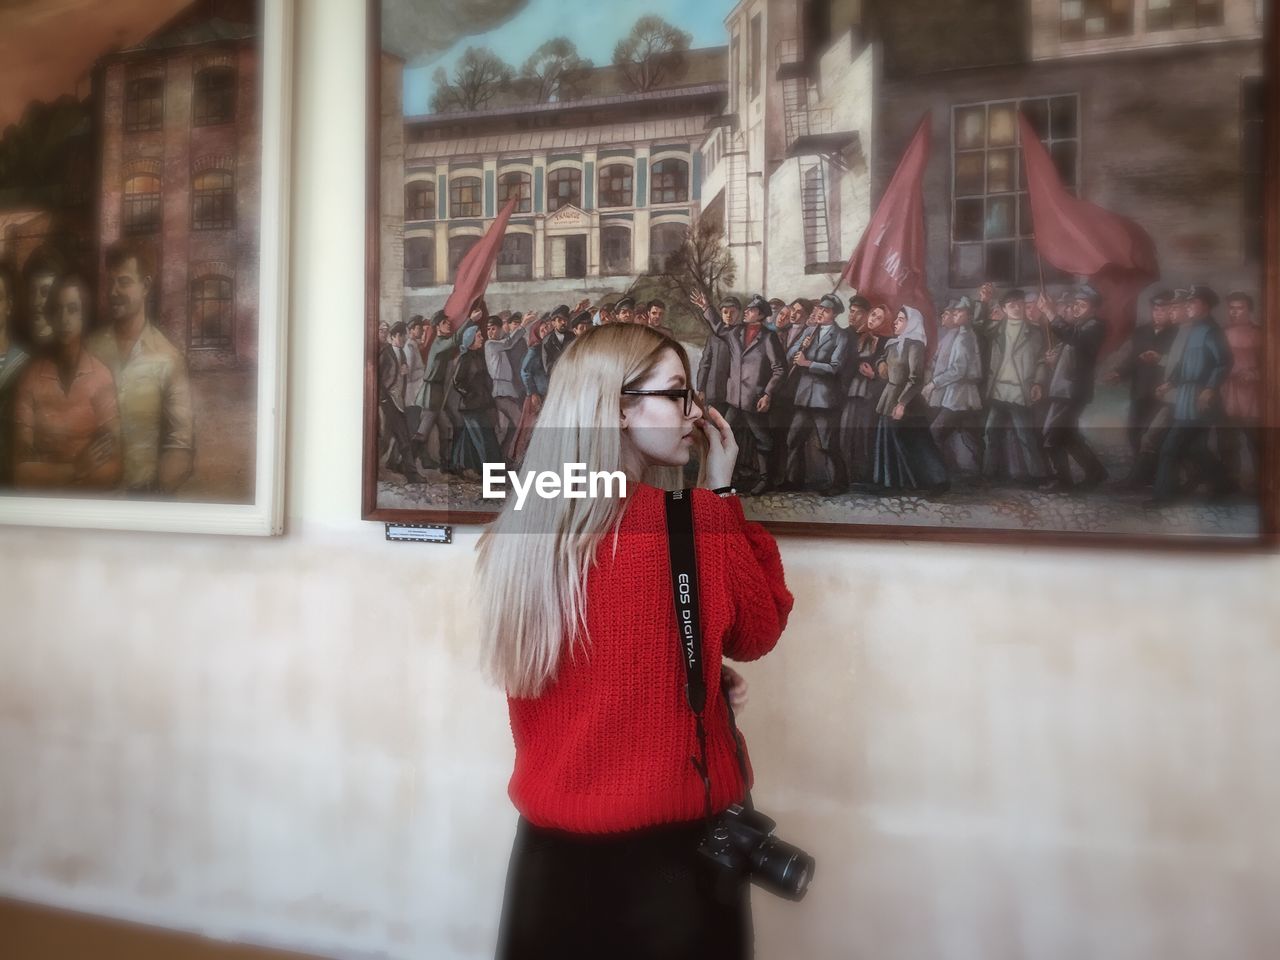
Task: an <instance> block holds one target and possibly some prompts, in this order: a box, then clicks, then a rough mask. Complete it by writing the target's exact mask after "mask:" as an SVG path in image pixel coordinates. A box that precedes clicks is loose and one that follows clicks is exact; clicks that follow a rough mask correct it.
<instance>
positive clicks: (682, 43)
mask: <svg viewBox="0 0 1280 960" xmlns="http://www.w3.org/2000/svg"><path fill="white" fill-rule="evenodd" d="M692 40H693V37H692V35H691V34H689V33H686V32H685V31H684V30H681V29H680V28H679V27H676V26H674V25H673V24H670V23H668V22H667V21H666V20H663V19H662V18H661V17H658V16H653V15H648V16H643V17H641V18H640V19H639V20H637V21H636V23H635V26H634V27H632V28H631V33H630V34H628V35H627V37H625V38H624V39H622V40H619V41H618V45H617V46H616V47H614V48H613V63H614V66H616V67H618V69H620V70H621V71H622V74H623V76H624V77H625V78H626V80H627V83H628V84H629V85H630V87H631V89H633V90H635V91H637V92H639V93H644V92H645V91H648V90H652V89H654V88H655V87H659V86H662V85H663V84H664V83H670V82H671V81H672V80H675V79H678V78H680V77H681V76H683V75H684V73H685V71H686V70H688V68H689V62H688V58H687V57H686V56H685V52H686V51H687V50H688V49H689V43H690V42H691V41H692Z"/></svg>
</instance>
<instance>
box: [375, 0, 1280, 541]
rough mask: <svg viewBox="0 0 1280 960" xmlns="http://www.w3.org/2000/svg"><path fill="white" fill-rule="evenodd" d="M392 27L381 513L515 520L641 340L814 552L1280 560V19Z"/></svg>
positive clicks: (397, 2)
mask: <svg viewBox="0 0 1280 960" xmlns="http://www.w3.org/2000/svg"><path fill="white" fill-rule="evenodd" d="M446 6H448V7H449V8H450V10H451V11H452V15H450V16H448V17H444V16H442V15H441V13H442V10H443V8H444V7H446ZM944 7H945V9H944ZM663 9H664V10H667V8H665V7H664V8H663ZM369 13H370V51H369V70H370V88H371V110H370V129H369V178H370V180H369V192H368V196H369V211H368V243H369V257H368V271H369V272H368V285H369V286H368V290H369V295H368V309H367V314H366V316H365V324H366V344H367V351H366V357H365V363H366V393H365V449H364V471H365V484H364V505H363V506H364V510H363V512H364V516H365V517H366V518H367V519H380V520H388V521H390V520H400V521H411V520H417V521H431V522H445V523H467V522H483V521H484V520H485V519H487V518H488V517H491V516H493V514H494V513H495V505H494V504H495V501H493V500H491V499H485V498H484V497H483V496H482V484H481V475H480V474H481V471H482V469H483V465H484V464H485V463H493V462H495V461H496V462H501V463H502V464H504V465H505V468H507V469H513V470H514V469H518V468H519V465H520V463H521V459H522V456H523V454H524V450H525V448H526V445H527V443H528V439H529V437H530V435H531V432H532V431H536V430H537V429H538V419H539V413H540V410H541V406H542V400H543V398H544V397H545V396H546V395H547V392H548V390H549V389H550V390H554V387H555V382H556V380H555V369H556V364H557V361H558V360H559V358H560V356H561V355H562V354H563V353H564V351H565V350H566V349H571V348H572V343H573V340H574V339H575V337H576V336H578V335H581V334H582V333H583V332H585V331H587V330H589V329H591V328H594V327H596V326H600V325H603V324H618V323H622V324H626V323H631V324H648V325H650V326H653V327H655V328H658V329H660V330H661V331H663V332H664V333H666V334H668V335H670V336H672V337H674V338H675V339H676V340H677V341H678V342H679V343H680V344H681V345H682V346H683V348H684V350H685V352H686V353H687V354H688V357H689V360H690V364H691V368H692V370H693V372H694V379H695V386H696V388H697V390H698V391H699V393H700V394H701V395H702V397H703V398H704V402H705V403H706V404H708V405H710V406H714V407H715V408H716V409H718V410H719V411H720V412H721V413H723V414H724V416H725V417H726V419H727V420H728V421H729V422H730V423H731V424H732V427H733V430H734V433H735V436H736V438H737V441H738V446H739V449H740V456H739V460H738V467H737V474H736V475H735V478H734V482H735V485H736V486H737V487H738V489H739V490H740V491H741V493H742V495H743V497H744V505H745V508H746V512H747V514H748V516H749V517H750V518H752V519H756V520H760V521H762V522H764V523H766V524H767V525H769V526H770V527H771V528H772V529H774V530H775V531H777V532H782V533H786V532H796V533H808V534H823V535H844V536H857V537H871V538H885V539H935V540H960V541H972V542H999V543H1010V544H1032V543H1058V544H1082V545H1119V546H1139V547H1148V546H1150V547H1162V546H1177V547H1200V548H1208V547H1213V548H1248V547H1259V546H1264V545H1269V544H1271V543H1272V542H1273V539H1274V535H1275V532H1276V493H1277V491H1276V476H1277V470H1276V459H1277V453H1280V451H1278V450H1277V448H1276V445H1275V444H1274V442H1273V440H1272V430H1271V428H1272V427H1274V425H1275V423H1276V408H1277V390H1276V384H1275V373H1276V371H1277V369H1280V366H1278V364H1277V359H1278V357H1280V353H1278V349H1277V337H1276V330H1275V310H1274V304H1275V295H1276V280H1277V272H1276V264H1277V255H1278V254H1280V251H1278V250H1277V191H1276V173H1277V166H1278V165H1277V145H1276V144H1277V138H1276V136H1275V131H1274V130H1273V129H1272V127H1273V123H1272V118H1273V117H1274V116H1275V106H1276V104H1277V99H1276V96H1275V85H1276V82H1275V77H1276V71H1275V66H1276V57H1277V49H1278V44H1277V39H1276V38H1277V31H1276V22H1275V19H1274V18H1273V16H1272V11H1271V9H1270V4H1268V3H1265V2H1255V0H1217V2H1212V3H1206V2H1203V0H1201V2H1195V3H1180V2H1162V3H1155V2H1153V0H1129V2H1121V3H1111V4H1107V5H1105V9H1102V7H1099V8H1098V10H1096V11H1095V10H1094V8H1093V6H1091V5H1089V4H1080V3H1078V2H1062V0H1021V2H1018V3H1011V4H998V5H993V4H989V3H981V2H977V0H957V2H954V3H950V4H946V5H941V6H940V5H938V4H936V3H932V2H929V0H906V2H904V0H896V2H893V3H890V2H880V0H866V2H864V3H862V4H847V3H839V2H835V0H741V2H738V3H734V2H733V0H715V2H708V3H704V4H699V5H696V6H692V7H685V8H683V9H682V12H681V13H680V14H679V16H678V17H677V18H676V19H674V20H671V19H667V18H666V16H668V15H669V11H668V13H667V14H665V15H659V12H658V11H656V9H655V10H654V11H649V10H646V9H645V5H644V4H643V3H640V4H635V3H623V2H621V0H556V2H552V0H516V2H512V3H504V4H489V5H484V6H480V7H468V8H466V9H465V10H463V8H462V6H461V5H457V4H445V3H441V2H439V0H370V10H369ZM1188 75H1194V76H1195V77H1196V83H1195V85H1194V89H1193V90H1189V89H1188V87H1187V84H1186V83H1185V78H1186V77H1187V76H1188Z"/></svg>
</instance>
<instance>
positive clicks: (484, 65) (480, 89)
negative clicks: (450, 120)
mask: <svg viewBox="0 0 1280 960" xmlns="http://www.w3.org/2000/svg"><path fill="white" fill-rule="evenodd" d="M514 76H515V70H514V69H513V68H512V67H511V65H510V64H509V63H507V62H506V61H504V60H503V59H502V58H501V57H499V56H498V55H497V54H496V53H494V52H493V51H492V50H490V49H489V48H488V47H467V50H466V52H465V53H464V54H463V55H462V59H461V60H459V61H458V64H457V66H456V67H454V69H453V77H452V79H450V77H449V75H448V74H447V73H446V72H445V69H444V67H437V68H436V71H435V73H434V74H432V80H434V81H435V85H436V89H435V93H433V94H432V95H431V109H432V111H434V112H435V113H454V112H459V111H466V110H483V109H484V108H485V107H486V106H487V105H488V103H489V101H490V100H492V99H493V98H494V97H496V96H497V95H498V94H499V93H501V92H503V91H505V90H507V89H509V88H510V87H511V81H512V79H513V77H514Z"/></svg>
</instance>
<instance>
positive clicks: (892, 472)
mask: <svg viewBox="0 0 1280 960" xmlns="http://www.w3.org/2000/svg"><path fill="white" fill-rule="evenodd" d="M893 332H894V337H893V339H892V340H890V341H889V342H888V343H887V344H886V345H885V352H884V360H883V361H882V363H881V365H880V372H881V374H882V375H883V376H884V379H885V381H886V382H885V386H884V392H883V393H881V394H880V400H879V402H878V403H877V405H876V413H877V414H878V415H879V420H878V421H877V424H876V439H875V469H874V471H873V474H872V482H873V483H874V484H875V485H876V486H877V487H879V488H881V489H882V490H884V491H899V490H911V491H924V492H925V493H928V494H940V493H945V492H946V491H947V490H948V489H950V486H951V483H950V481H949V480H948V478H947V468H946V465H945V464H944V463H943V462H942V455H941V453H939V452H938V447H937V445H936V444H935V443H934V442H933V437H932V436H930V434H929V420H928V412H929V411H928V407H927V406H926V405H925V402H924V398H923V397H921V396H920V388H921V382H922V380H923V379H924V373H925V356H924V354H925V346H926V343H925V341H926V335H925V329H924V317H923V316H922V315H921V313H920V311H919V310H917V309H916V308H915V307H903V308H902V309H901V310H899V311H898V316H897V319H896V320H895V321H894V324H893Z"/></svg>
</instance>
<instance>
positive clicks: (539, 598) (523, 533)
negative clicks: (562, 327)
mask: <svg viewBox="0 0 1280 960" xmlns="http://www.w3.org/2000/svg"><path fill="white" fill-rule="evenodd" d="M666 350H674V351H675V353H676V355H677V356H679V358H680V362H681V363H682V364H683V365H684V371H685V382H686V383H688V384H689V385H691V386H692V380H691V379H689V378H690V371H689V357H688V355H687V354H686V353H685V350H684V347H683V346H682V345H681V344H680V343H679V341H677V340H674V339H672V338H671V337H668V336H666V335H665V334H663V333H660V332H658V331H657V330H654V329H653V328H652V327H648V326H643V325H640V324H609V325H607V326H600V327H593V328H592V329H590V330H588V331H586V332H585V333H583V334H582V335H581V336H579V337H578V338H577V339H575V340H574V341H573V342H572V343H571V344H570V345H569V347H568V349H566V350H565V352H564V353H563V354H561V356H560V358H559V360H557V361H556V365H555V368H554V374H553V375H552V377H551V382H550V386H549V388H548V391H547V398H546V400H545V402H544V403H543V406H542V412H541V414H540V416H539V417H538V422H537V425H536V426H535V427H534V429H533V433H532V436H531V437H530V440H529V449H528V452H527V453H526V455H525V459H524V463H523V465H522V467H521V472H522V473H523V474H525V475H528V474H529V473H530V472H533V473H535V474H537V473H539V472H541V471H544V470H545V471H551V472H554V473H556V474H557V475H559V474H562V473H563V471H564V469H565V464H569V463H583V464H586V469H587V471H588V473H591V472H594V471H608V472H613V471H617V470H621V469H622V431H621V428H620V425H619V420H620V418H621V416H622V410H623V400H624V398H623V397H622V389H623V387H624V386H626V385H630V384H634V383H636V382H638V381H641V380H643V379H644V378H645V377H646V376H648V375H649V373H650V372H651V371H652V370H653V368H654V367H655V366H656V365H657V364H658V363H659V361H660V360H661V359H662V355H663V352H664V351H666ZM626 399H627V400H628V401H632V400H633V398H630V397H628V398H626ZM697 435H698V434H697V433H695V436H697ZM642 480H643V482H645V483H649V484H652V485H653V486H656V487H663V488H665V489H676V488H678V487H680V486H682V478H681V471H680V469H679V468H676V467H659V468H650V469H649V470H646V471H645V476H644V477H643V478H642ZM625 506H626V503H625V501H624V500H622V499H621V498H619V497H585V498H581V499H570V498H567V497H555V498H542V497H536V496H534V497H530V498H529V499H528V500H526V501H525V503H524V507H523V509H521V510H516V509H515V497H514V496H508V497H507V499H506V502H505V503H504V504H503V507H502V509H501V511H499V513H498V516H497V517H496V518H495V519H494V520H493V521H492V522H490V524H489V526H488V528H487V529H486V530H485V531H484V533H483V534H481V536H480V541H479V543H478V544H477V545H476V550H477V552H478V554H479V556H478V559H477V561H476V580H475V590H476V594H475V596H476V604H477V607H478V608H479V612H480V656H481V661H482V666H483V669H484V670H485V673H486V674H487V675H488V676H489V678H490V679H491V680H492V681H493V682H494V683H496V684H497V685H498V686H500V687H502V688H503V689H504V690H506V692H507V693H508V694H510V695H511V696H514V697H532V696H537V695H538V694H539V693H540V692H541V691H542V690H543V688H544V687H545V686H546V684H547V683H548V682H550V681H551V680H552V679H553V678H554V677H555V675H556V670H557V668H558V666H559V664H560V656H561V652H562V649H563V648H564V647H565V646H568V647H569V655H570V657H573V656H575V648H576V647H577V646H578V645H579V642H581V645H582V646H583V647H584V651H585V648H586V647H587V646H588V645H589V644H590V636H589V633H588V631H587V627H586V585H587V574H588V573H589V572H590V569H591V567H592V566H593V565H594V563H595V559H596V551H597V549H598V547H599V545H600V543H601V541H602V540H603V539H604V537H605V535H606V534H607V533H608V532H609V530H610V529H613V531H614V542H613V548H614V550H615V551H616V550H617V544H618V542H617V526H616V524H617V521H618V520H619V518H620V517H621V515H622V511H623V510H624V508H625Z"/></svg>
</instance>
